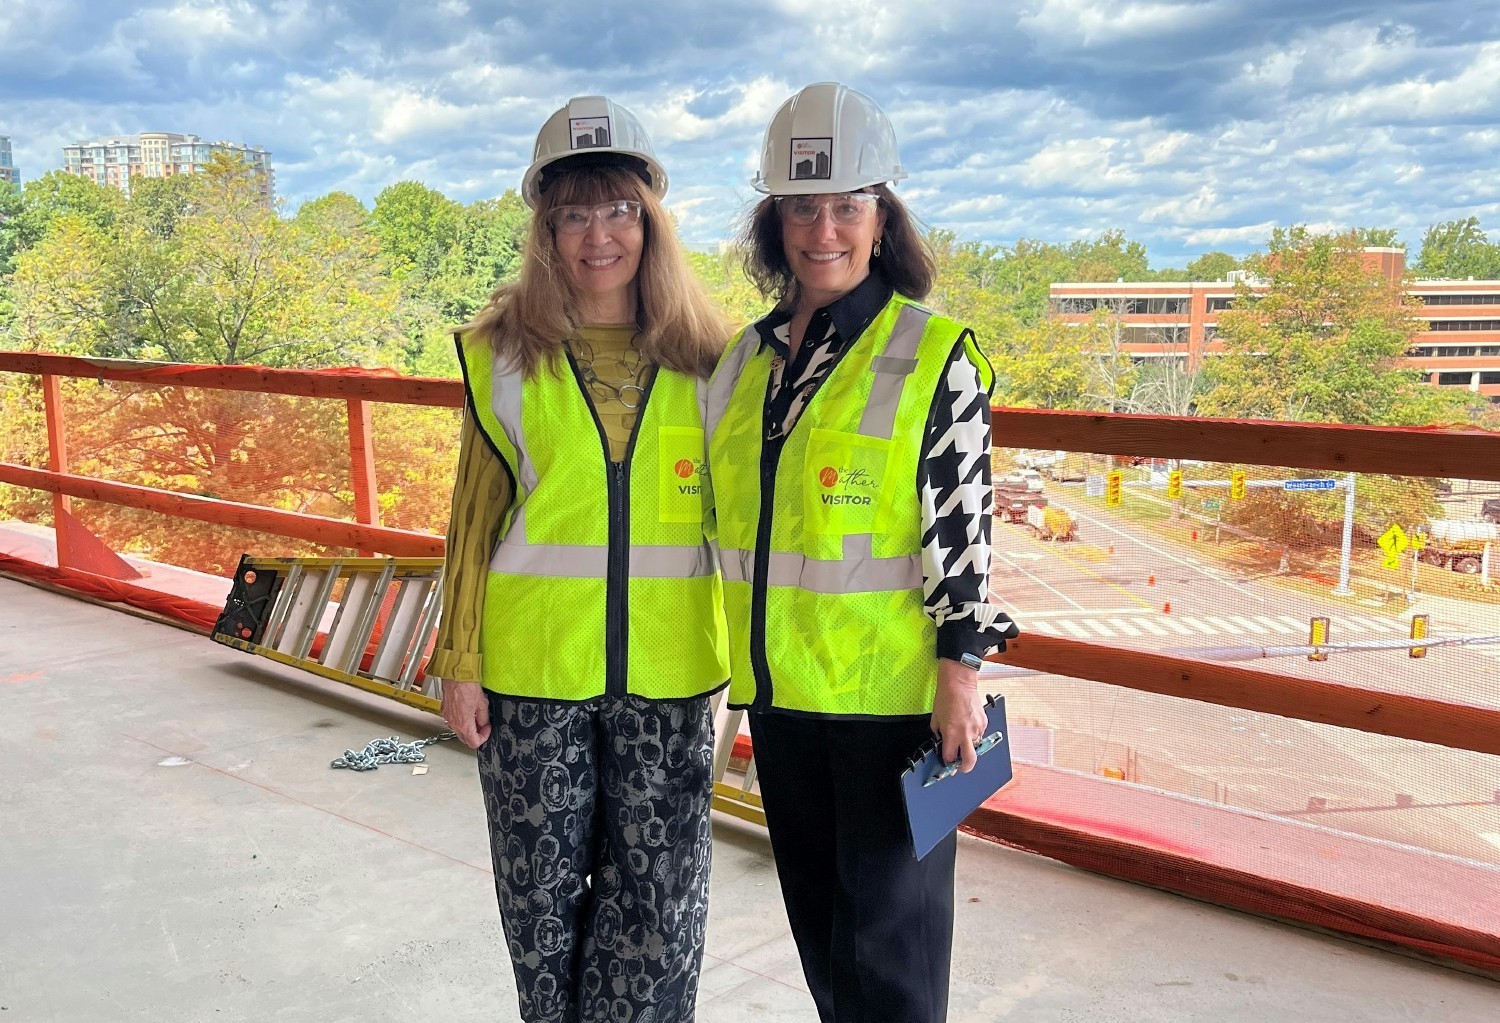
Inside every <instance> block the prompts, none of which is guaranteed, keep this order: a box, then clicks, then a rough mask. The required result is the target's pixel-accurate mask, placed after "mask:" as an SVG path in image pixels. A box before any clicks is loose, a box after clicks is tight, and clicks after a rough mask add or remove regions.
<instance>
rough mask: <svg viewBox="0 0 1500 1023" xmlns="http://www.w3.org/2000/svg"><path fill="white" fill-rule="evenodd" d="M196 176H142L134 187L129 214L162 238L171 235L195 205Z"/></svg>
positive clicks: (126, 210) (127, 212)
mask: <svg viewBox="0 0 1500 1023" xmlns="http://www.w3.org/2000/svg"><path fill="white" fill-rule="evenodd" d="M192 188H193V181H192V178H190V177H189V176H187V175H185V174H176V175H173V176H172V177H170V178H141V179H140V180H138V181H136V182H135V183H134V184H133V185H132V186H131V189H130V201H129V202H128V203H126V207H125V215H126V216H128V217H130V218H132V219H133V220H134V221H135V222H136V223H138V224H140V225H141V226H143V227H145V228H146V229H147V230H148V231H150V232H151V233H152V234H154V235H156V236H157V237H159V238H170V237H172V234H173V232H174V231H176V230H177V221H178V220H180V219H182V217H184V216H185V215H186V214H187V213H188V211H189V210H190V209H191V208H192Z"/></svg>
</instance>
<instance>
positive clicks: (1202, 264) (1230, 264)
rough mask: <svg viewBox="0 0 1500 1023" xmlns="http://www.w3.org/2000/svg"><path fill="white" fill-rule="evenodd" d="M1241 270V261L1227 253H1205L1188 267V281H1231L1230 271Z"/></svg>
mask: <svg viewBox="0 0 1500 1023" xmlns="http://www.w3.org/2000/svg"><path fill="white" fill-rule="evenodd" d="M1239 268H1240V261H1239V260H1238V259H1235V258H1234V257H1233V256H1231V255H1230V254H1229V253H1227V252H1205V253H1204V254H1203V255H1201V256H1199V257H1198V258H1197V259H1195V260H1193V261H1192V262H1191V263H1189V264H1188V265H1187V279H1188V280H1190V281H1224V280H1228V279H1229V278H1228V274H1229V271H1231V270H1238V269H1239Z"/></svg>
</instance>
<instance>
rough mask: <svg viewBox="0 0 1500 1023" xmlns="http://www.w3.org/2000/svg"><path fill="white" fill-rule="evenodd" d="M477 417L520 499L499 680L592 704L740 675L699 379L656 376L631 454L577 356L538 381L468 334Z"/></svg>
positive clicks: (506, 538)
mask: <svg viewBox="0 0 1500 1023" xmlns="http://www.w3.org/2000/svg"><path fill="white" fill-rule="evenodd" d="M459 353H460V362H461V364H462V366H463V370H464V382H465V387H466V390H467V393H468V401H469V411H470V413H471V414H472V415H473V416H474V417H475V419H476V421H477V422H478V424H479V426H480V428H481V430H482V431H483V433H484V436H485V437H486V439H487V440H488V441H489V443H490V445H491V446H492V447H493V448H494V450H495V452H496V454H498V455H499V456H500V459H501V460H502V461H503V462H504V463H505V466H506V469H507V471H508V472H509V474H510V478H511V482H512V484H513V490H514V493H515V499H514V500H513V501H512V503H511V506H510V509H509V511H508V512H507V513H506V516H505V519H504V521H503V522H502V523H501V527H500V540H499V542H498V543H497V544H496V546H495V551H494V556H493V558H492V559H491V561H490V572H489V580H488V585H487V588H486V591H485V600H484V618H483V623H482V627H481V632H480V651H481V671H482V674H483V682H484V686H485V688H486V689H491V690H494V691H495V692H498V693H503V694H505V695H507V696H515V697H524V698H531V699H540V700H558V701H581V700H588V699H592V698H594V697H596V696H600V695H604V694H609V695H614V696H619V695H624V694H626V693H630V694H633V695H636V696H641V697H645V698H647V699H684V698H687V697H693V696H701V695H703V694H705V693H709V692H712V691H714V690H715V689H717V688H719V687H721V686H722V685H723V683H724V681H725V680H726V679H727V678H728V676H729V668H728V653H727V650H726V636H725V624H724V613H723V590H722V582H721V579H720V575H719V570H718V563H717V558H716V557H715V553H714V549H713V547H712V545H711V544H710V543H709V542H708V540H707V538H706V537H705V536H704V531H703V511H704V500H705V495H704V493H703V484H704V480H705V477H706V472H705V471H704V470H705V466H704V458H703V420H702V413H701V406H700V403H699V382H698V381H696V380H694V379H693V378H692V377H690V376H687V375H685V374H682V373H677V372H674V371H672V370H668V369H658V370H657V371H656V373H655V374H654V376H653V378H652V379H651V381H650V382H649V383H648V384H647V386H646V394H645V397H644V398H643V404H642V407H641V409H640V413H639V415H638V417H637V419H636V425H635V430H634V432H633V433H632V435H631V439H630V445H629V448H628V449H627V452H626V456H625V460H624V461H623V462H612V461H611V460H610V457H609V445H608V440H607V439H606V437H605V435H604V431H603V429H602V427H600V425H599V421H598V419H597V418H596V417H595V415H594V410H593V406H592V405H591V404H590V403H589V400H588V397H587V395H586V393H585V390H584V384H583V381H582V379H581V377H580V375H579V371H578V366H577V364H576V363H575V362H574V361H573V358H572V356H571V354H569V355H567V357H566V366H564V367H563V368H562V369H561V370H560V372H557V373H554V372H551V371H549V370H548V369H546V368H543V369H541V370H540V371H538V372H537V373H536V374H535V375H534V376H533V377H532V378H531V379H529V380H528V379H526V378H524V377H523V376H522V375H521V373H520V372H518V371H516V370H514V369H512V368H510V367H508V366H506V365H503V364H501V363H500V361H499V360H498V359H497V357H496V356H495V354H494V352H493V351H492V350H491V349H490V347H489V346H488V345H486V344H484V343H482V342H479V341H469V340H466V339H461V340H460V343H459Z"/></svg>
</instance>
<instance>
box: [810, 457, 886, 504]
mask: <svg viewBox="0 0 1500 1023" xmlns="http://www.w3.org/2000/svg"><path fill="white" fill-rule="evenodd" d="M818 482H819V483H821V484H823V489H824V490H832V489H833V488H834V487H839V489H840V491H841V493H837V494H819V495H818V499H819V500H820V501H822V502H823V503H824V504H869V503H870V498H869V495H867V494H857V493H850V490H851V489H853V488H870V487H874V486H875V480H874V478H873V477H871V476H870V474H869V473H868V472H866V471H865V470H864V469H835V468H834V467H833V466H831V465H825V466H823V468H822V469H821V470H819V472H818Z"/></svg>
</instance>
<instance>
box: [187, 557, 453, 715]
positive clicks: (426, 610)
mask: <svg viewBox="0 0 1500 1023" xmlns="http://www.w3.org/2000/svg"><path fill="white" fill-rule="evenodd" d="M442 580H443V560H442V559H441V558H258V557H252V556H251V555H248V554H246V555H244V556H243V557H241V558H240V563H239V567H238V568H236V569H235V573H234V584H233V587H232V588H231V590H230V593H229V599H228V600H227V601H226V602H225V605H224V612H223V614H221V615H220V616H219V620H218V621H217V622H216V623H214V630H213V634H212V638H213V640H214V641H215V642H217V643H223V644H224V645H226V646H232V647H234V648H236V649H238V650H244V651H246V652H248V653H252V654H259V655H260V656H262V657H269V658H270V659H271V660H273V661H278V662H280V663H282V664H289V665H291V666H292V667H296V668H304V669H306V670H307V671H311V672H313V673H314V674H317V675H321V676H323V677H324V678H328V679H333V680H334V681H336V682H343V683H345V684H347V685H352V686H356V687H358V688H360V689H363V690H365V691H367V692H371V693H378V694H379V695H381V696H387V697H390V698H391V699H394V700H399V701H401V702H402V703H406V704H409V705H411V706H413V707H419V708H421V709H422V710H427V711H432V712H433V713H441V712H442V698H443V694H442V691H441V689H440V686H441V683H440V682H439V680H437V679H435V678H430V677H424V676H422V675H421V674H420V668H421V666H422V664H423V663H424V662H425V661H426V660H427V652H428V648H429V647H430V645H431V643H432V638H433V635H434V633H435V632H436V630H437V621H438V614H439V612H440V611H441V605H442Z"/></svg>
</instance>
